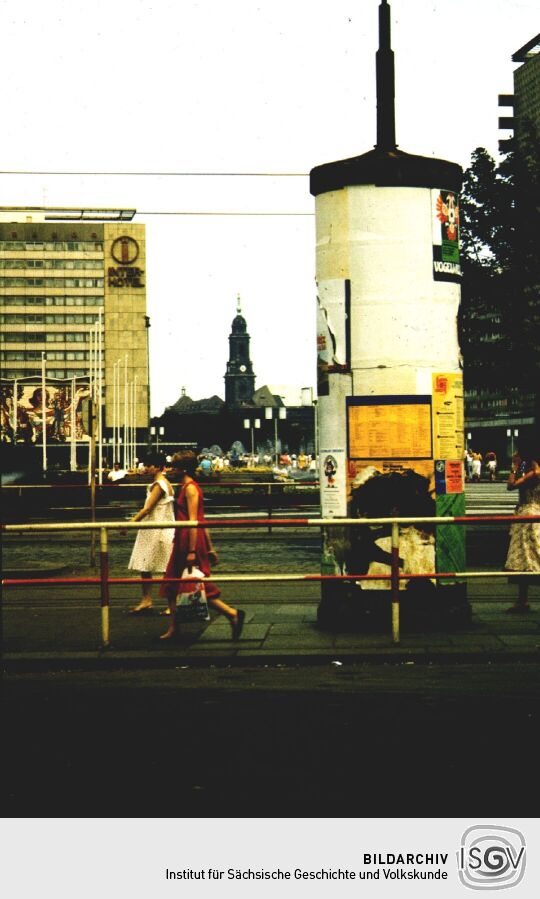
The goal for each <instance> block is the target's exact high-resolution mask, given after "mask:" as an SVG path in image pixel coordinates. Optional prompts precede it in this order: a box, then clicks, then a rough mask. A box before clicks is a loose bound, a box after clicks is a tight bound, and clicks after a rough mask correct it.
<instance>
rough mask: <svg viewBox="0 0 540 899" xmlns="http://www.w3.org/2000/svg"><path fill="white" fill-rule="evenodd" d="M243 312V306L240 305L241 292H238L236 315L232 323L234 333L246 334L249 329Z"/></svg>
mask: <svg viewBox="0 0 540 899" xmlns="http://www.w3.org/2000/svg"><path fill="white" fill-rule="evenodd" d="M241 313H242V307H241V305H240V294H238V296H237V298H236V315H235V317H234V318H233V323H232V333H233V334H245V333H246V331H247V324H246V320H245V318H244V316H243V315H242V314H241Z"/></svg>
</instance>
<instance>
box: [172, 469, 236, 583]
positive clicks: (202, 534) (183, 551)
mask: <svg viewBox="0 0 540 899" xmlns="http://www.w3.org/2000/svg"><path fill="white" fill-rule="evenodd" d="M191 484H192V485H193V486H194V487H195V488H196V490H197V493H198V494H199V503H198V506H197V521H204V497H203V492H202V490H201V488H200V487H199V485H198V484H197V482H196V481H189V482H188V483H187V484H184V486H183V487H181V488H180V492H179V494H178V499H177V500H176V516H175V517H176V521H189V514H188V507H187V497H186V489H187V488H188V487H189V486H190V485H191ZM190 530H191V528H175V531H174V541H173V548H172V553H171V557H170V559H169V562H168V565H167V570H166V572H165V574H164V577H166V578H168V577H180V576H181V574H182V573H183V571H184V569H185V568H187V554H188V550H189V532H190ZM195 552H196V554H197V560H196V564H197V568H199V569H200V570H201V571H202V573H203V574H204V575H205V576H206V577H209V576H210V574H211V571H210V561H209V559H208V553H209V545H208V538H207V536H206V530H205V529H204V528H197V542H196V545H195ZM204 586H205V588H206V598H207V599H208V600H213V599H218V598H219V597H220V596H221V591H220V590H218V588H217V587H216V585H215V584H213V583H212V582H211V581H207V580H205V582H204ZM187 590H189V585H187V584H186V582H182V581H180V582H179V583H178V584H162V585H161V589H160V596H164V597H167V598H168V597H172V596H177V595H178V593H182V592H184V591H187Z"/></svg>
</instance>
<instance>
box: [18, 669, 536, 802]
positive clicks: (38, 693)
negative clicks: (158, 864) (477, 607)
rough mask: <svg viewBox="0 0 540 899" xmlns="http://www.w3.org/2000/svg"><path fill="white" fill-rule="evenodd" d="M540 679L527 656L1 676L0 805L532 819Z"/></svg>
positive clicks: (534, 796)
mask: <svg viewBox="0 0 540 899" xmlns="http://www.w3.org/2000/svg"><path fill="white" fill-rule="evenodd" d="M539 681H540V670H539V666H538V665H537V664H521V665H513V664H507V665H501V666H494V665H493V666H491V665H475V666H463V665H455V666H437V665H433V666H412V665H411V666H408V665H395V666H392V665H382V666H370V665H363V666H362V665H360V666H354V665H350V666H343V667H341V668H335V667H332V666H324V667H314V668H313V667H311V668H310V667H302V668H294V667H279V666H277V667H274V668H270V667H269V668H257V669H241V668H236V669H229V668H222V669H217V668H208V669H204V668H203V669H177V670H173V671H144V672H121V671H120V672H116V673H110V672H109V673H91V672H90V673H89V672H87V673H84V674H81V673H74V672H71V673H70V672H65V673H61V674H60V673H56V674H48V675H47V674H42V675H9V676H7V677H6V678H5V680H4V712H3V724H4V727H3V732H4V737H3V749H4V761H3V768H2V770H3V777H2V781H3V796H2V807H3V814H4V815H6V816H60V817H64V816H66V817H73V816H83V817H86V816H91V817H94V816H107V817H108V816H128V817H131V816H137V817H140V816H143V817H152V816H204V817H209V816H210V817H222V816H232V817H244V816H249V817H275V816H285V817H288V816H295V817H296V816H299V817H312V816H317V817H318V816H324V817H326V816H333V815H335V816H353V817H354V816H370V817H371V816H376V817H379V816H398V817H400V816H422V817H424V816H425V817H429V816H441V815H445V816H451V815H463V814H465V815H466V814H469V813H471V814H472V813H476V814H477V813H478V811H477V810H478V809H481V810H482V813H483V814H487V815H489V814H493V815H496V814H498V815H500V814H501V813H510V812H512V814H515V813H516V812H519V813H520V814H525V815H534V814H536V810H537V808H538V786H537V784H538V780H537V778H536V776H535V775H534V769H533V767H532V766H533V764H534V763H533V758H534V748H535V747H536V746H537V745H538V737H539V735H540V734H539V726H538V725H539V706H538V696H539V687H540V683H539ZM518 772H519V777H518V776H517V775H518Z"/></svg>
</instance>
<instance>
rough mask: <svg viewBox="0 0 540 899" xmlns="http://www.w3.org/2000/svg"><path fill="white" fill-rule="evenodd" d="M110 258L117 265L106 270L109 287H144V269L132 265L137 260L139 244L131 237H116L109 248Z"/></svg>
mask: <svg viewBox="0 0 540 899" xmlns="http://www.w3.org/2000/svg"><path fill="white" fill-rule="evenodd" d="M111 256H112V258H113V259H114V261H115V262H116V263H117V265H116V266H113V265H110V266H109V268H108V270H107V277H108V284H109V287H144V284H143V282H142V276H143V274H144V269H142V268H138V267H137V266H136V265H134V263H135V262H136V261H137V259H138V258H139V244H138V243H137V241H136V240H135V238H133V237H117V238H116V240H113V242H112V246H111Z"/></svg>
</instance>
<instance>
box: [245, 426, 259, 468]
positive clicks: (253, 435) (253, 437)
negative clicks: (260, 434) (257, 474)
mask: <svg viewBox="0 0 540 899" xmlns="http://www.w3.org/2000/svg"><path fill="white" fill-rule="evenodd" d="M260 426H261V420H260V418H255V419H254V420H253V424H252V423H251V420H250V419H249V418H244V427H245V428H250V429H251V458H252V460H253V458H254V456H255V428H260Z"/></svg>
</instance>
